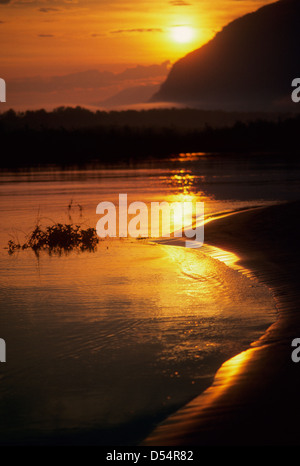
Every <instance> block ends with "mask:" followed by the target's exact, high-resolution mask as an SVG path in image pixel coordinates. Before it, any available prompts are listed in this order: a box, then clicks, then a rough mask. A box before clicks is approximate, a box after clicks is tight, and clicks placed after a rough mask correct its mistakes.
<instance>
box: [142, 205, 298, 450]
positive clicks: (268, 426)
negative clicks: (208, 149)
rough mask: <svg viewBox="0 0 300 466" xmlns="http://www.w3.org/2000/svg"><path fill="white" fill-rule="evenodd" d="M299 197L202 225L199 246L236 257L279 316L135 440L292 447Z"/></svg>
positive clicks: (294, 438)
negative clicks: (206, 384)
mask: <svg viewBox="0 0 300 466" xmlns="http://www.w3.org/2000/svg"><path fill="white" fill-rule="evenodd" d="M299 207H300V202H298V201H297V202H292V203H286V204H281V205H276V206H271V207H266V208H263V209H257V210H252V211H249V212H241V213H239V214H238V215H233V216H229V217H224V218H220V219H217V220H214V221H213V222H210V223H208V224H207V225H206V228H205V243H207V244H210V245H213V246H217V247H219V248H222V249H224V250H226V251H230V252H233V253H235V254H237V255H238V256H239V258H240V263H241V265H242V266H244V267H246V268H248V269H250V270H251V271H252V272H253V273H254V275H255V276H256V277H257V278H258V279H259V280H260V281H261V282H263V283H264V284H266V285H267V286H268V287H270V288H271V289H272V292H273V294H274V297H275V300H276V303H277V308H278V313H279V315H278V320H277V321H276V323H275V324H273V325H272V326H271V327H270V328H269V329H268V331H267V332H266V333H265V334H264V336H263V337H262V338H261V339H260V340H259V341H258V342H255V344H254V345H253V346H252V347H251V348H249V350H247V351H245V352H244V353H241V354H240V355H238V356H236V357H235V358H233V359H231V360H230V361H228V362H226V363H225V364H224V365H223V366H222V367H221V369H220V370H219V371H218V373H217V374H216V377H215V381H214V383H213V385H212V386H211V387H210V388H209V389H208V390H206V391H205V392H204V393H203V394H201V395H199V396H198V397H197V398H195V399H194V400H193V401H192V402H190V403H188V404H187V405H186V406H185V407H183V408H182V409H180V410H179V411H178V412H177V413H175V414H174V415H173V416H171V417H169V418H168V419H167V420H166V421H165V422H164V423H162V424H161V425H160V426H158V427H157V429H155V431H154V432H153V433H152V434H151V435H150V436H149V437H148V438H147V439H146V440H145V441H144V442H143V443H142V445H149V446H162V445H164V446H180V445H181V446H184V445H189V446H205V445H207V446H208V445H211V446H223V445H228V446H241V445H245V446H246V445H248V446H249V445H250V446H257V445H260V446H268V445H279V446H283V445H299V444H300V440H299V434H298V428H297V427H298V426H297V420H298V419H297V415H298V411H299V408H300V400H299V390H300V364H296V363H294V362H292V359H291V353H292V349H293V348H292V347H291V343H292V340H293V339H294V338H300V312H299V310H300V309H299V305H300V291H299V290H300V287H299V284H298V281H299V276H298V270H299V246H298V242H299V239H298V225H299V220H298V218H297V214H298V212H299Z"/></svg>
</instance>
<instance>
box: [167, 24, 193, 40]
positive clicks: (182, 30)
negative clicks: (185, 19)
mask: <svg viewBox="0 0 300 466" xmlns="http://www.w3.org/2000/svg"><path fill="white" fill-rule="evenodd" d="M172 38H173V40H174V41H175V42H181V43H186V42H191V41H192V40H193V38H194V30H193V28H191V27H189V26H176V27H174V28H173V31H172Z"/></svg>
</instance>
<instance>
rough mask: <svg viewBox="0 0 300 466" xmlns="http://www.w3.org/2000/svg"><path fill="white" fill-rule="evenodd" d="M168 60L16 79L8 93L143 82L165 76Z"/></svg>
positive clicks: (49, 35) (12, 81)
mask: <svg viewBox="0 0 300 466" xmlns="http://www.w3.org/2000/svg"><path fill="white" fill-rule="evenodd" d="M39 37H54V36H52V35H51V34H39ZM169 66H170V62H169V61H166V62H164V63H161V64H159V65H148V66H145V65H137V66H135V67H132V68H126V69H125V70H124V71H122V72H120V73H113V72H111V71H98V70H88V71H81V72H78V73H71V74H67V75H64V76H50V77H47V78H43V77H31V78H15V79H13V80H11V81H10V89H11V92H18V93H19V92H25V93H29V92H59V91H65V90H68V91H70V90H75V89H100V88H108V87H110V86H119V85H124V84H125V83H132V82H134V83H137V84H139V83H145V82H147V81H149V80H150V81H152V80H157V79H158V78H161V77H163V78H164V77H165V76H166V75H167V73H168V70H169Z"/></svg>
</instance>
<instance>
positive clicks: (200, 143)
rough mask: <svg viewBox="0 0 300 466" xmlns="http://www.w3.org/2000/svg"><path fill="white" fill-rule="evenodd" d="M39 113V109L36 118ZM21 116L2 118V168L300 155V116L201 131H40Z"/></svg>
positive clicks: (44, 127)
mask: <svg viewBox="0 0 300 466" xmlns="http://www.w3.org/2000/svg"><path fill="white" fill-rule="evenodd" d="M173 111H174V112H176V110H173ZM88 112H89V111H88ZM179 112H180V111H179ZM88 114H89V113H88ZM38 115H40V111H39V112H37V114H36V115H35V117H36V118H37V117H38ZM137 116H138V112H136V115H135V117H136V118H137ZM22 118H23V117H22V115H17V114H15V113H14V112H13V113H11V112H7V114H2V115H1V118H0V138H1V148H2V150H1V152H2V157H1V159H0V160H1V166H2V167H3V168H4V167H11V168H18V167H22V166H26V165H44V164H60V165H62V166H63V165H70V164H76V165H83V164H86V163H91V162H99V163H105V164H107V163H109V164H116V163H120V162H122V163H127V162H135V161H142V160H145V159H155V160H159V159H163V158H167V157H169V156H171V155H172V156H174V155H176V154H179V153H181V152H221V153H228V152H230V153H237V154H242V153H246V152H248V153H249V152H274V153H278V152H279V153H285V154H286V155H287V156H291V157H297V156H298V154H299V152H300V144H299V134H300V116H293V117H289V118H288V117H287V118H282V119H275V120H261V119H259V120H254V121H250V122H248V123H247V122H243V121H237V122H236V123H235V124H233V125H231V126H228V125H224V126H223V127H222V126H221V127H213V126H209V125H204V126H201V127H199V128H197V127H196V128H195V127H193V128H183V127H181V128H178V127H176V126H164V125H163V124H162V125H161V126H153V125H149V126H135V125H129V124H127V125H125V124H123V125H121V124H118V125H117V124H114V125H113V124H98V125H95V124H92V123H91V125H90V126H89V125H87V126H85V127H76V126H74V127H70V126H68V125H66V126H64V125H63V124H61V125H59V126H56V127H53V125H48V126H47V125H42V124H40V126H39V127H36V125H29V124H24V121H23V120H22ZM20 121H22V124H21V123H20Z"/></svg>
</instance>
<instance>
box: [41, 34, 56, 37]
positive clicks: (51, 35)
mask: <svg viewBox="0 0 300 466" xmlns="http://www.w3.org/2000/svg"><path fill="white" fill-rule="evenodd" d="M38 37H55V36H54V35H53V34H38Z"/></svg>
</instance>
